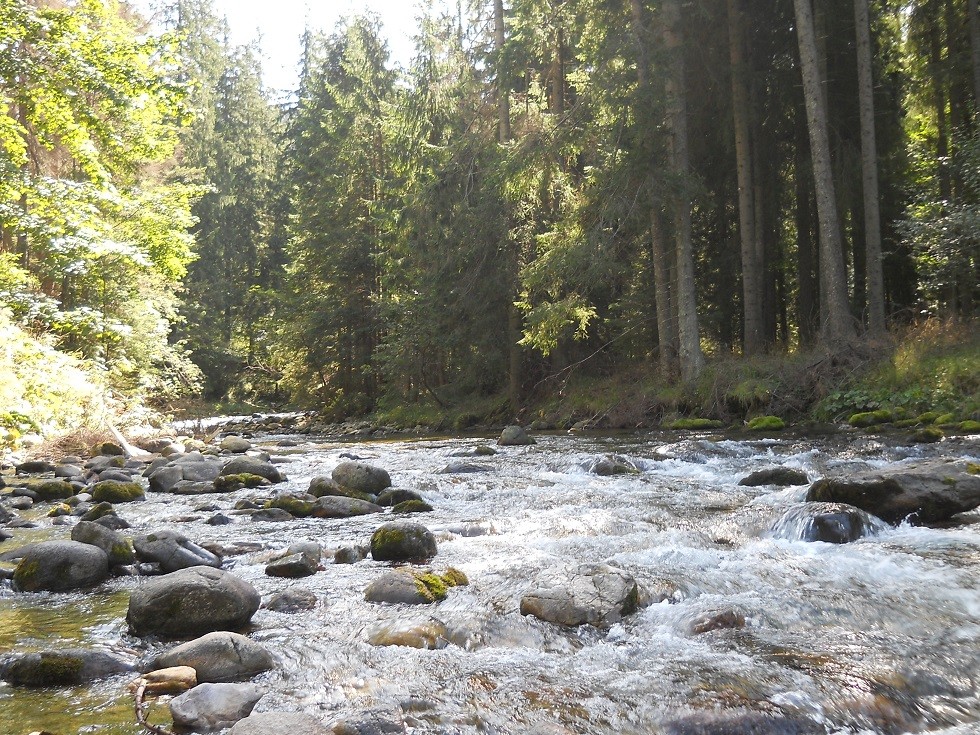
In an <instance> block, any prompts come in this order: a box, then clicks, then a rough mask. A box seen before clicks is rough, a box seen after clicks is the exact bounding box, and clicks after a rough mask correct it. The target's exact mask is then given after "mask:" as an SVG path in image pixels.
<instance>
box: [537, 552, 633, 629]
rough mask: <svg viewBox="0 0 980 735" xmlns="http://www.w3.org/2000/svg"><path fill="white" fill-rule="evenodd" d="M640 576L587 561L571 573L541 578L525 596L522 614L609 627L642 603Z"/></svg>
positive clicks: (577, 623) (550, 619) (570, 622)
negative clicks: (640, 601)
mask: <svg viewBox="0 0 980 735" xmlns="http://www.w3.org/2000/svg"><path fill="white" fill-rule="evenodd" d="M639 599H640V595H639V588H638V587H637V584H636V580H634V579H633V577H632V576H631V575H630V574H628V573H627V572H625V571H624V570H622V569H618V568H616V567H611V566H609V565H607V564H583V565H581V566H579V567H576V568H575V569H572V570H570V571H569V573H568V575H567V577H564V578H560V579H559V578H555V577H547V578H544V579H541V580H539V582H538V586H537V588H536V589H534V590H532V591H530V592H528V593H527V594H525V595H524V597H523V598H521V614H522V615H533V616H534V617H536V618H540V619H541V620H547V621H548V622H551V623H558V624H560V625H585V624H588V625H594V626H596V627H597V628H608V627H609V626H611V625H613V624H614V623H618V622H619V621H620V620H622V619H623V617H624V616H626V615H629V614H631V613H633V612H635V611H636V609H637V607H638V606H639Z"/></svg>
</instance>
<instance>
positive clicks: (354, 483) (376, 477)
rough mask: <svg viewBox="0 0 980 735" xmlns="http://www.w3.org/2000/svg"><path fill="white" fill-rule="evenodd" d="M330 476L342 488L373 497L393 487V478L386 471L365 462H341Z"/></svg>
mask: <svg viewBox="0 0 980 735" xmlns="http://www.w3.org/2000/svg"><path fill="white" fill-rule="evenodd" d="M330 476H331V478H332V479H333V481H334V482H336V483H337V484H338V485H340V486H341V487H345V488H347V489H349V490H356V491H358V492H362V493H370V494H372V495H377V494H378V493H380V492H381V491H382V490H384V489H385V488H388V487H391V477H390V476H389V475H388V472H387V471H386V470H384V469H382V468H381V467H375V466H374V465H370V464H367V463H365V462H341V463H340V464H339V465H337V466H336V467H334V469H333V472H332V473H331V474H330Z"/></svg>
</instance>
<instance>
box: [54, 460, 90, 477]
mask: <svg viewBox="0 0 980 735" xmlns="http://www.w3.org/2000/svg"><path fill="white" fill-rule="evenodd" d="M84 474H85V470H83V469H82V468H81V467H79V466H78V465H74V464H59V465H58V466H57V467H55V468H54V476H55V477H58V478H61V479H63V480H68V479H71V478H73V477H81V476H82V475H84Z"/></svg>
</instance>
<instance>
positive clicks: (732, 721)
mask: <svg viewBox="0 0 980 735" xmlns="http://www.w3.org/2000/svg"><path fill="white" fill-rule="evenodd" d="M823 732H826V730H825V729H824V727H823V726H822V725H818V724H817V723H815V722H813V721H812V720H806V719H803V718H801V717H787V716H785V715H777V714H767V713H760V712H735V713H732V712H724V711H722V712H705V713H700V714H696V715H690V716H689V717H682V718H680V719H677V720H671V721H670V722H667V723H665V724H664V725H663V735H818V733H823Z"/></svg>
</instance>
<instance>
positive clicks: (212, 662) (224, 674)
mask: <svg viewBox="0 0 980 735" xmlns="http://www.w3.org/2000/svg"><path fill="white" fill-rule="evenodd" d="M275 665H276V664H275V661H274V660H273V658H272V654H271V653H269V651H268V650H267V649H266V648H265V647H264V646H262V645H260V644H259V643H256V642H255V641H253V640H251V639H250V638H246V637H245V636H243V635H241V634H239V633H231V632H228V631H217V632H214V633H207V634H205V635H203V636H201V637H200V638H196V639H194V640H192V641H188V642H187V643H182V644H180V645H179V646H176V647H175V648H172V649H170V650H169V651H167V652H166V653H164V654H161V655H160V656H157V658H156V660H155V661H154V662H153V668H154V669H166V668H170V667H172V666H190V667H191V668H192V669H194V670H195V671H197V680H198V681H200V682H212V683H213V682H222V681H239V680H241V679H247V678H249V677H250V676H254V675H255V674H259V673H261V672H263V671H268V670H269V669H271V668H273V667H275Z"/></svg>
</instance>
